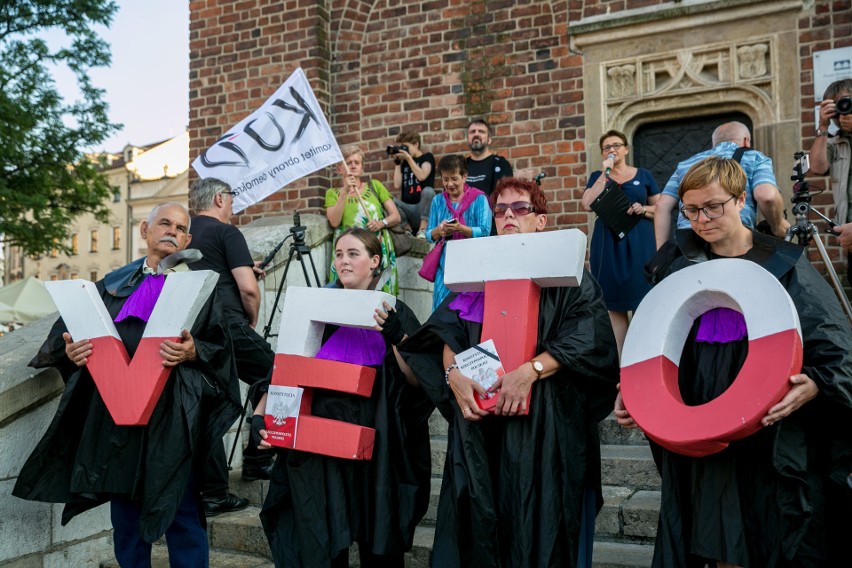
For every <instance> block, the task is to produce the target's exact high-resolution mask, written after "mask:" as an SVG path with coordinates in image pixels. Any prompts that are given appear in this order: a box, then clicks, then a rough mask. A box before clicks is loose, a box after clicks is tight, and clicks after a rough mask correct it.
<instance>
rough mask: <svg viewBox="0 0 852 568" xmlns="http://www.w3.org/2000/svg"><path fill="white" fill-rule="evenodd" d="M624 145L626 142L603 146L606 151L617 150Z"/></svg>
mask: <svg viewBox="0 0 852 568" xmlns="http://www.w3.org/2000/svg"><path fill="white" fill-rule="evenodd" d="M623 147H624V144H619V143H616V144H607V145H606V146H604V147H603V151H604V152H616V151H618V150H620V149H622V148H623Z"/></svg>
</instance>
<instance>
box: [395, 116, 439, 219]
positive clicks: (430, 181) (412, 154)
mask: <svg viewBox="0 0 852 568" xmlns="http://www.w3.org/2000/svg"><path fill="white" fill-rule="evenodd" d="M396 145H397V146H405V147H406V148H408V150H407V151H406V150H403V149H400V150H399V152H396V153H394V154H392V157H393V161H394V162H395V163H396V167H395V168H394V170H393V187H394V189H397V190H399V191H400V196H401V199H397V198H394V200H393V202H394V203H395V204H396V208H397V209H399V212H400V213H401V214H402V215H404V216H405V220H406V221H407V222H408V224H409V226H410V227H411V233H412V234H413V235H417V233H419V232H422V231H424V230H426V226H427V225H428V224H429V210H430V209H431V208H432V198H433V197H435V189H434V187H435V156H433V155H432V152H423V151H422V150H421V149H420V133H419V132H400V134H399V135H398V136H397V137H396Z"/></svg>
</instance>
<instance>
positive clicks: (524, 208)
mask: <svg viewBox="0 0 852 568" xmlns="http://www.w3.org/2000/svg"><path fill="white" fill-rule="evenodd" d="M507 209H511V210H512V214H513V215H515V216H523V215H529V214H530V213H535V207H533V206H532V203H527V202H526V201H515V202H514V203H498V204H497V205H495V206H494V209H493V211H494V217H495V218H496V219H502V218H503V217H504V216H505V215H506V210H507Z"/></svg>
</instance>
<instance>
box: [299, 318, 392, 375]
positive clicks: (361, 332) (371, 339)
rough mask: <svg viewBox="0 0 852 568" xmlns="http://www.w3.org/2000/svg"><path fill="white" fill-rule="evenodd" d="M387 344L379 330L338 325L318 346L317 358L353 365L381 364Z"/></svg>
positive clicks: (373, 365)
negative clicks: (319, 346) (322, 343)
mask: <svg viewBox="0 0 852 568" xmlns="http://www.w3.org/2000/svg"><path fill="white" fill-rule="evenodd" d="M386 351H387V346H386V345H385V339H384V337H382V334H381V332H378V331H376V330H375V329H358V328H354V327H339V328H337V331H335V332H334V333H332V334H331V337H329V338H328V341H326V342H325V344H324V345H323V346H322V347H321V348H320V350H319V352H318V353H317V356H316V358H317V359H325V360H327V361H340V362H343V363H352V364H353V365H369V366H372V367H375V366H377V365H381V364H382V361H384V358H385V352H386Z"/></svg>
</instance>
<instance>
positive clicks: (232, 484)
mask: <svg viewBox="0 0 852 568" xmlns="http://www.w3.org/2000/svg"><path fill="white" fill-rule="evenodd" d="M267 490H269V482H268V481H243V478H242V472H241V471H240V469H239V468H235V469H233V470H232V471H231V473H230V474H229V481H228V491H230V492H231V493H233V494H234V495H238V496H239V497H244V498H246V499H248V500H249V503H250V504H251V505H253V506H255V507H260V506H261V505H263V500H264V499H265V498H266V492H267Z"/></svg>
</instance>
